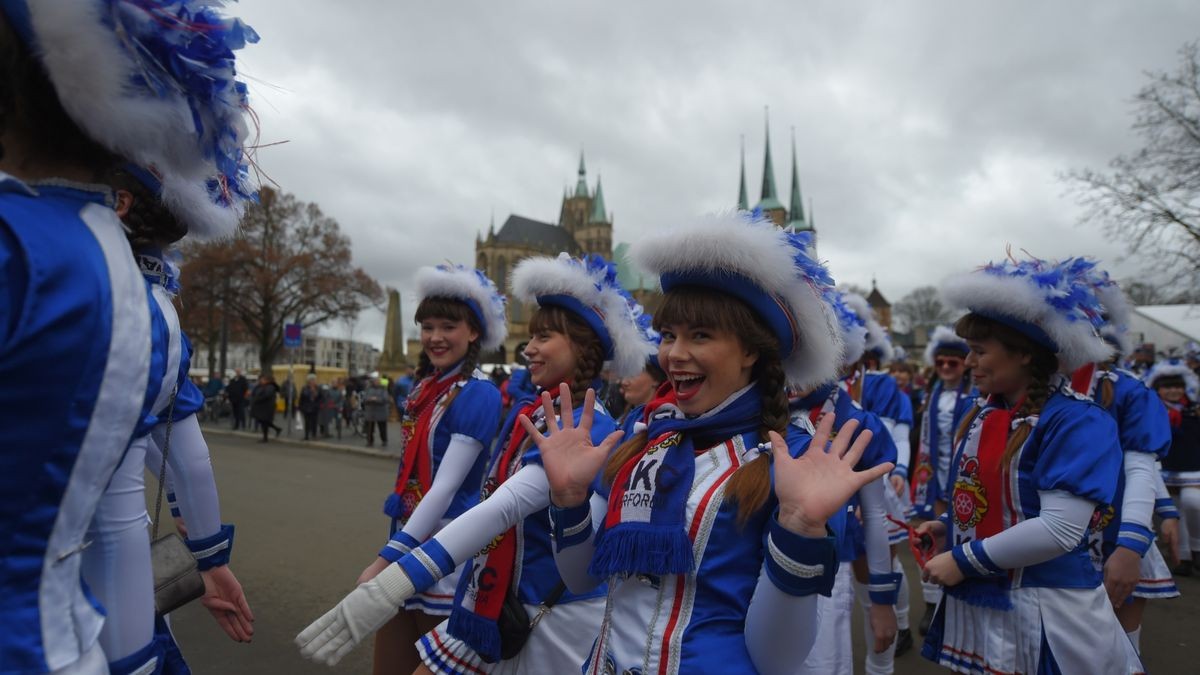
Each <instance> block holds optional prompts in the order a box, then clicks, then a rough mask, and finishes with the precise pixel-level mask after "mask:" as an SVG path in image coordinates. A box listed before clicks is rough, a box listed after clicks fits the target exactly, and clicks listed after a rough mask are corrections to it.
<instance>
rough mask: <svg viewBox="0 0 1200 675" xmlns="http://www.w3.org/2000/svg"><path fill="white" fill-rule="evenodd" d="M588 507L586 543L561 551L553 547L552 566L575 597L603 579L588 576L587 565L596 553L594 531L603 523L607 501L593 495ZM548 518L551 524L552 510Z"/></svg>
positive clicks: (606, 511)
mask: <svg viewBox="0 0 1200 675" xmlns="http://www.w3.org/2000/svg"><path fill="white" fill-rule="evenodd" d="M589 506H590V507H591V516H590V518H591V520H590V522H589V523H588V527H589V528H590V529H591V536H589V537H588V538H587V540H586V541H582V542H580V543H578V544H574V545H572V546H566V547H564V548H563V549H562V550H561V551H560V550H559V547H558V546H557V545H555V546H554V566H555V567H557V568H558V574H559V576H561V577H562V580H563V583H565V584H566V585H567V589H568V590H570V591H571V592H572V593H575V594H577V595H582V594H584V593H587V592H588V591H590V590H592V589H594V588H595V587H597V586H599V585H600V583H601V582H602V581H603V579H597V578H596V577H593V576H592V575H590V574H588V565H590V564H591V562H592V556H593V555H594V554H595V552H596V530H597V528H598V524H599V523H603V522H604V517H605V515H606V514H607V513H608V500H607V499H605V498H604V497H602V496H600V495H598V494H593V495H592V498H591V500H590V501H589ZM550 518H551V521H552V522H553V519H554V514H553V509H551V516H550Z"/></svg>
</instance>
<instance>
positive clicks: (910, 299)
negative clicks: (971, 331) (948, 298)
mask: <svg viewBox="0 0 1200 675" xmlns="http://www.w3.org/2000/svg"><path fill="white" fill-rule="evenodd" d="M892 311H893V313H894V314H895V315H896V317H897V318H899V319H900V320H901V321H903V322H904V326H905V328H906V329H907V330H909V331H911V330H913V329H915V328H918V327H920V328H926V329H932V328H933V327H934V326H937V325H940V324H943V323H945V322H947V321H949V320H950V318H951V317H950V312H948V311H947V310H946V307H945V305H943V304H942V298H941V296H940V295H939V294H938V290H937V288H935V287H933V286H921V287H918V288H914V289H913V290H912V292H910V293H909V294H908V295H906V296H904V297H903V298H900V300H899V301H897V302H896V306H895V307H894V308H893V309H892Z"/></svg>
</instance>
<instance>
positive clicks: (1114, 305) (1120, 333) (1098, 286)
mask: <svg viewBox="0 0 1200 675" xmlns="http://www.w3.org/2000/svg"><path fill="white" fill-rule="evenodd" d="M1087 279H1088V281H1089V283H1091V284H1092V288H1094V289H1095V291H1096V298H1097V299H1098V300H1100V306H1101V308H1102V309H1103V310H1104V312H1103V315H1102V316H1103V319H1104V325H1102V326H1101V327H1100V337H1102V338H1104V339H1105V340H1108V342H1109V343H1110V344H1112V345H1113V346H1114V347H1116V348H1117V351H1118V355H1119V356H1123V355H1125V354H1130V353H1132V352H1133V341H1132V340H1131V339H1130V335H1129V323H1130V321H1131V320H1132V319H1133V308H1132V307H1130V305H1129V300H1128V299H1126V297H1125V294H1124V293H1123V292H1121V287H1120V286H1118V285H1117V282H1116V281H1113V279H1112V278H1111V277H1109V275H1108V272H1106V271H1104V270H1102V269H1100V268H1099V267H1093V268H1091V269H1090V270H1087Z"/></svg>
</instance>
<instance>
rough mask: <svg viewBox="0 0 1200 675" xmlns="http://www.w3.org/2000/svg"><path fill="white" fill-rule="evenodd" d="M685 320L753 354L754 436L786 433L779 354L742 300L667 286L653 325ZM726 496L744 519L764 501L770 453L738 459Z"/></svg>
mask: <svg viewBox="0 0 1200 675" xmlns="http://www.w3.org/2000/svg"><path fill="white" fill-rule="evenodd" d="M675 324H685V325H688V326H692V327H700V326H703V327H706V328H710V329H713V330H719V331H723V332H728V333H731V334H733V335H734V336H735V337H737V340H738V342H739V343H740V344H741V346H742V348H743V349H745V350H746V351H747V352H751V353H755V354H758V361H756V362H755V363H754V366H753V369H752V371H751V374H750V378H751V380H752V381H755V382H757V383H758V386H759V390H760V391H761V392H762V426H761V427H760V428H759V438H760V440H761V441H762V442H767V441H768V440H769V439H768V437H767V433H768V432H770V431H775V432H778V433H779V434H780V435H786V434H787V425H788V420H789V417H788V400H787V394H786V393H785V392H784V383H785V376H784V372H783V363H782V361H781V360H780V358H779V338H778V337H776V335H775V334H774V333H772V332H771V330H770V329H769V328H767V326H766V324H764V323H763V321H762V319H760V318H759V317H758V315H757V314H756V313H754V311H753V310H751V309H750V307H749V306H747V305H746V303H744V302H742V301H741V300H738V299H737V298H735V297H734V296H732V295H729V294H728V293H722V292H720V291H715V290H711V289H708V288H699V287H695V286H683V287H679V288H674V289H672V290H671V291H669V292H668V293H667V294H666V296H665V297H664V298H663V303H662V306H661V307H660V308H659V309H658V311H657V312H655V313H654V328H655V329H656V330H658V329H661V328H662V327H663V326H669V325H675ZM646 440H647V438H646V432H644V431H643V432H642V433H639V434H637V435H636V436H634V437H633V438H631V439H630V440H628V441H626V442H625V443H623V444H622V445H621V446H620V447H619V448H617V450H616V452H614V453H613V455H612V457H611V458H609V460H608V465H607V466H606V467H605V469H604V481H605V482H606V483H607V484H609V485H611V484H612V482H613V480H614V479H615V478H616V475H617V472H618V471H620V469H621V467H622V466H623V465H624V464H625V463H626V462H628V461H629V460H630V458H632V457H633V456H634V455H636V454H637V453H639V452H641V451H642V449H643V448H644V447H645V445H646ZM725 495H726V498H727V499H729V500H730V501H733V502H736V503H737V505H738V522H739V523H740V524H745V523H746V521H747V520H749V518H750V516H751V515H753V514H754V512H755V511H757V510H759V509H761V508H762V507H763V505H764V504H766V503H767V499H768V498H769V497H770V495H771V456H770V453H765V452H764V453H762V454H760V455H759V456H758V457H757V458H756V459H754V461H752V462H750V463H748V464H744V465H742V467H741V468H739V469H738V470H737V471H736V472H735V473H734V474H733V476H732V477H731V478H730V479H729V483H728V486H727V487H726V489H725Z"/></svg>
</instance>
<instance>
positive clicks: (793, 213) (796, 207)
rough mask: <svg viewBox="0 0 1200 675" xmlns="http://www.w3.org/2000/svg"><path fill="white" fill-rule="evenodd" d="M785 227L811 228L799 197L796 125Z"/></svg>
mask: <svg viewBox="0 0 1200 675" xmlns="http://www.w3.org/2000/svg"><path fill="white" fill-rule="evenodd" d="M787 228H788V229H791V230H794V231H797V232H799V231H801V230H808V229H811V226H810V224H809V223H808V222H807V221H805V219H804V200H803V199H802V198H801V197H800V169H799V165H798V164H797V162H796V127H792V198H791V204H790V205H789V207H788V222H787Z"/></svg>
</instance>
